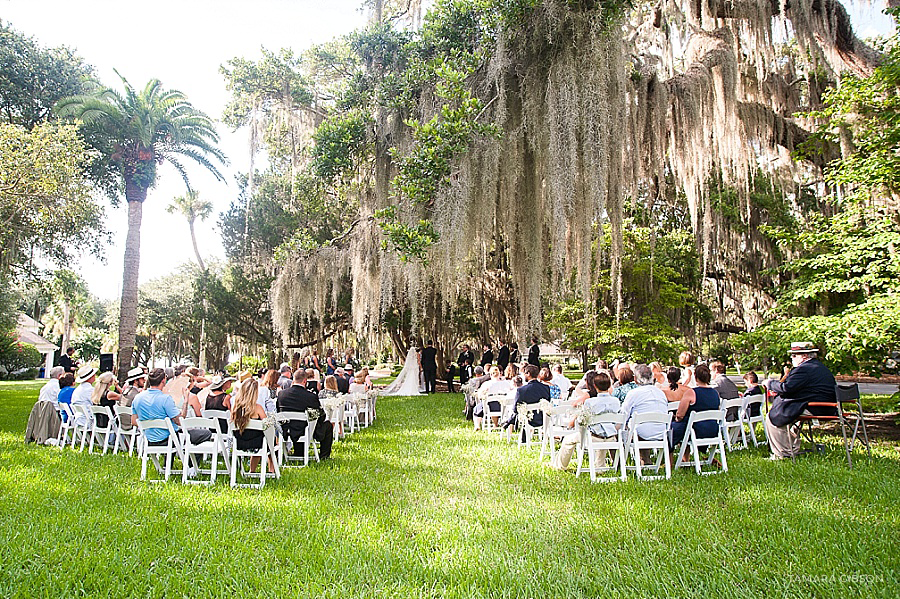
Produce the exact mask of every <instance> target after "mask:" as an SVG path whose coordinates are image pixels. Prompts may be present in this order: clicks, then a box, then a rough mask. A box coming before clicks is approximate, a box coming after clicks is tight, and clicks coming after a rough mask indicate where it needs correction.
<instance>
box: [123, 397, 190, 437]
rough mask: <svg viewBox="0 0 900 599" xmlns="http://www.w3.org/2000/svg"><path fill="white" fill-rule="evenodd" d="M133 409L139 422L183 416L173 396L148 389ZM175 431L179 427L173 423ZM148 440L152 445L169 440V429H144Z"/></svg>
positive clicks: (135, 402) (137, 400)
mask: <svg viewBox="0 0 900 599" xmlns="http://www.w3.org/2000/svg"><path fill="white" fill-rule="evenodd" d="M131 409H132V410H134V415H135V416H137V418H138V420H157V419H163V418H176V417H178V416H180V415H181V412H180V411H179V410H178V408H176V407H175V400H174V399H172V396H171V395H166V394H165V393H163V392H162V391H160V390H159V389H147V390H146V391H141V392H140V393H138V396H137V397H135V398H134V401H133V402H132V403H131ZM172 424H173V425H174V427H175V430H176V431H177V430H178V425H177V424H175V423H172ZM144 432H145V434H146V436H147V440H148V441H150V442H151V443H158V442H159V441H165V440H166V439H168V438H169V429H167V428H148V429H144Z"/></svg>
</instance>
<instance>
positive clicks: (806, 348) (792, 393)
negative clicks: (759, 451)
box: [765, 341, 835, 460]
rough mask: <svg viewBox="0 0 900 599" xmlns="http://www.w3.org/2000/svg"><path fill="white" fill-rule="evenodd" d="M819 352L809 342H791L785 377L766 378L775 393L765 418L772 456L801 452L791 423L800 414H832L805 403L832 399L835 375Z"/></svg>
mask: <svg viewBox="0 0 900 599" xmlns="http://www.w3.org/2000/svg"><path fill="white" fill-rule="evenodd" d="M818 352H819V349H818V348H817V347H816V346H815V345H814V344H813V343H811V342H808V341H803V342H799V343H792V344H791V349H790V354H791V364H792V365H793V368H792V369H791V370H790V371H789V372H788V373H787V374H786V375H785V377H784V380H781V381H778V380H775V379H769V380H767V381H766V387H767V388H768V389H769V391H774V392H775V393H776V394H777V395H776V396H775V399H774V400H773V401H772V407H771V408H769V412H768V414H766V420H765V426H766V435H767V436H768V439H769V447H770V450H771V452H772V455H771V456H770V458H771V459H774V460H778V459H783V458H789V457H793V456H795V455H797V454H798V453H799V452H800V429H799V427H796V426H793V425H794V423H795V422H797V420H799V418H800V416H801V415H803V414H805V413H809V414H812V415H831V414H829V413H827V412H826V413H823V412H822V411H821V410H820V409H815V410H813V409H812V408H810V407H809V406H808V405H807V404H808V403H809V402H811V401H821V402H831V403H833V402H834V401H835V391H834V387H835V380H834V375H833V374H831V371H830V370H828V367H827V366H825V365H824V364H822V362H820V361H819V358H818ZM832 413H833V412H832Z"/></svg>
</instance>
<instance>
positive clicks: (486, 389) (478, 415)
mask: <svg viewBox="0 0 900 599" xmlns="http://www.w3.org/2000/svg"><path fill="white" fill-rule="evenodd" d="M510 367H512V365H510V366H507V370H509V368H510ZM490 375H491V378H490V379H488V380H487V381H485V382H483V383H482V384H481V387H479V388H478V393H477V394H476V397H478V398H479V402H478V403H477V404H476V405H475V410H474V412H473V413H472V420H473V422H474V423H475V430H476V431H477V430H479V429H480V428H481V424H482V420H483V418H484V401H483V400H484V398H486V397H487V396H488V395H491V394H493V393H509V392H510V391H512V390H514V389H515V387H514V386H513V382H512V381H511V380H509V379H505V378H503V377H501V376H500V369H499V368H498V367H496V366H491V372H490ZM488 409H490V411H492V412H497V411H499V410H500V402H498V401H490V402H488ZM491 422H493V423H494V426H499V425H500V418H499V417H498V416H491Z"/></svg>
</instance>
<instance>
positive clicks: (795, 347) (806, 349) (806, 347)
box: [788, 341, 819, 354]
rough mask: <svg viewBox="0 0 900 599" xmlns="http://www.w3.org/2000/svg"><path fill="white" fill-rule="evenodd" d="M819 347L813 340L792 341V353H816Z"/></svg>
mask: <svg viewBox="0 0 900 599" xmlns="http://www.w3.org/2000/svg"><path fill="white" fill-rule="evenodd" d="M818 351H819V348H817V347H816V344H815V343H813V342H812V341H794V342H793V343H791V349H790V351H789V352H788V353H790V354H815V353H818Z"/></svg>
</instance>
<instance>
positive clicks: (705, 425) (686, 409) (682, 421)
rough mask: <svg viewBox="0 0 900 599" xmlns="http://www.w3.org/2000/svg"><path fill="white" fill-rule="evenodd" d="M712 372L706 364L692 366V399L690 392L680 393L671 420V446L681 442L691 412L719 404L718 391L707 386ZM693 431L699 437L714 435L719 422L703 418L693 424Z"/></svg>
mask: <svg viewBox="0 0 900 599" xmlns="http://www.w3.org/2000/svg"><path fill="white" fill-rule="evenodd" d="M711 378H712V374H711V373H710V371H709V367H708V366H707V365H706V364H700V365H699V366H697V367H696V368H694V382H695V383H696V386H695V387H694V389H693V391H694V393H693V396H694V397H693V400H692V399H691V396H690V394H688V393H685V394H684V395H682V397H681V400H680V401H679V403H678V411H677V412H675V418H674V422H672V447H675V446H676V445H678V444H679V443H681V442H682V440H683V439H684V436H685V434H686V432H687V420H688V417H689V416H690V414H691V412H704V411H706V410H718V409H719V405H720V404H721V399H720V398H719V393H718V392H717V391H716V390H715V389H713V388H712V387H710V386H709V383H710V379H711ZM694 432H695V433H696V435H697V437H699V438H707V437H715V436H716V434H718V432H719V423H718V422H716V421H714V420H704V421H703V422H698V423H697V424H695V425H694Z"/></svg>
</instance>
